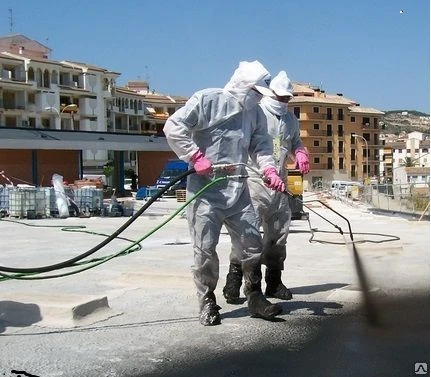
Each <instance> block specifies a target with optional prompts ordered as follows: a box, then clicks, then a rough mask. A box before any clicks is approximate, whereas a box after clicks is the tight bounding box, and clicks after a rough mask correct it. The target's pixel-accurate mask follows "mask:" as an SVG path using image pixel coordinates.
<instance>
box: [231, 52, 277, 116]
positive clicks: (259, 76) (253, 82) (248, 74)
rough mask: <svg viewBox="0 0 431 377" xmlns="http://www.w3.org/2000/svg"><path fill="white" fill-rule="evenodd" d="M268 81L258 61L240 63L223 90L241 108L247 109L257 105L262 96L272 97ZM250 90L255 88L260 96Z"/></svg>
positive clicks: (268, 76) (267, 76)
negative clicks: (233, 98)
mask: <svg viewBox="0 0 431 377" xmlns="http://www.w3.org/2000/svg"><path fill="white" fill-rule="evenodd" d="M270 80H271V75H270V74H269V72H268V71H267V69H266V68H265V67H264V66H263V65H262V64H261V63H260V62H259V61H257V60H255V61H252V62H247V61H242V62H240V63H239V66H238V68H237V69H236V70H235V72H234V74H233V75H232V77H231V78H230V81H229V82H228V83H227V84H226V85H225V87H224V90H225V91H228V92H229V93H230V94H231V95H232V96H233V97H235V98H236V99H237V100H238V102H239V103H240V104H241V105H242V106H243V107H245V108H247V109H248V108H251V107H253V106H254V105H257V103H258V102H259V100H260V99H261V98H262V95H265V96H266V95H274V94H273V93H272V91H271V90H270V89H269V85H268V84H269V81H270ZM252 88H255V89H256V90H257V91H259V93H260V94H259V93H256V92H255V91H252V90H251V89H252ZM254 93H255V94H254Z"/></svg>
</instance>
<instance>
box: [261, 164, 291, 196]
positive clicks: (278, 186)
mask: <svg viewBox="0 0 431 377" xmlns="http://www.w3.org/2000/svg"><path fill="white" fill-rule="evenodd" d="M263 175H264V178H263V180H264V182H265V184H266V185H267V186H268V187H269V188H271V189H273V190H275V191H280V192H283V191H286V186H285V184H284V182H283V181H282V180H281V178H280V177H279V175H278V173H277V170H275V168H273V167H270V168H266V169H265V170H264V171H263Z"/></svg>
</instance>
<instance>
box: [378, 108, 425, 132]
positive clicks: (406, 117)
mask: <svg viewBox="0 0 431 377" xmlns="http://www.w3.org/2000/svg"><path fill="white" fill-rule="evenodd" d="M382 121H383V122H384V123H385V132H386V133H393V134H397V135H398V134H400V133H410V132H414V131H418V132H423V133H428V134H429V132H430V116H429V114H425V113H421V112H419V111H415V110H391V111H385V115H384V116H383V118H382Z"/></svg>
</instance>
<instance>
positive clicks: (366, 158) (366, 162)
mask: <svg viewBox="0 0 431 377" xmlns="http://www.w3.org/2000/svg"><path fill="white" fill-rule="evenodd" d="M352 136H353V137H354V138H355V139H357V138H358V137H359V138H361V139H362V140H364V142H365V172H366V178H368V154H369V149H368V142H367V139H365V137H363V136H361V135H358V134H352Z"/></svg>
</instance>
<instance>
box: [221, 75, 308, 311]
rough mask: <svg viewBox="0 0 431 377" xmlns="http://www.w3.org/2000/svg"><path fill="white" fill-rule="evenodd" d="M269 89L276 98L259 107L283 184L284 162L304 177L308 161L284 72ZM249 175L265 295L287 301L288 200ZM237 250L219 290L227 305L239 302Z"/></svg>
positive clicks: (251, 172) (288, 296)
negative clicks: (258, 228) (291, 162)
mask: <svg viewBox="0 0 431 377" xmlns="http://www.w3.org/2000/svg"><path fill="white" fill-rule="evenodd" d="M270 88H271V89H272V90H273V92H274V93H275V94H276V98H275V99H274V98H270V97H264V98H263V99H262V101H261V103H260V106H261V108H262V110H263V111H264V113H265V116H266V119H267V127H268V133H269V134H270V135H271V137H272V139H273V145H274V159H275V160H276V163H277V167H278V169H279V174H280V176H281V177H282V179H283V180H284V181H285V182H286V178H287V169H286V160H287V159H288V158H291V157H293V158H295V160H296V165H297V167H298V168H299V170H300V171H301V173H303V174H306V173H308V172H309V170H310V163H309V157H308V153H307V151H306V149H305V148H304V145H303V143H302V141H301V138H300V135H299V122H298V119H297V118H296V116H295V114H293V113H292V112H291V111H289V110H288V102H289V101H290V99H292V98H293V88H292V84H291V82H290V80H289V78H288V77H287V74H286V72H285V71H281V72H280V73H279V74H278V75H277V76H275V77H274V78H273V79H272V81H271V83H270ZM249 175H250V178H249V179H248V185H249V189H250V195H251V197H252V202H253V205H254V208H255V210H256V213H257V215H258V218H259V224H260V225H261V226H262V228H263V242H264V248H263V255H262V264H265V265H266V271H265V281H266V290H265V294H266V296H268V297H275V298H279V299H282V300H290V299H291V298H292V293H291V291H290V290H289V289H288V288H287V287H286V286H285V285H284V284H283V282H282V280H281V274H282V270H283V269H284V261H285V259H286V242H287V236H288V233H289V226H290V220H291V215H292V213H291V209H290V208H289V198H288V195H286V193H281V192H275V191H273V190H269V189H268V188H267V187H266V186H265V184H264V183H263V182H262V179H260V177H259V176H258V175H257V174H255V173H253V171H251V170H250V171H249ZM238 247H240V245H238V244H235V243H234V242H233V243H232V251H233V252H232V254H231V258H230V259H231V262H230V266H229V273H228V275H227V277H226V285H225V287H224V288H223V295H224V297H225V298H226V301H227V302H228V303H238V302H239V296H240V287H241V283H242V277H243V276H242V275H243V273H242V266H241V261H240V260H238V258H237V254H238V253H237V251H236V250H235V249H236V248H238Z"/></svg>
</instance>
